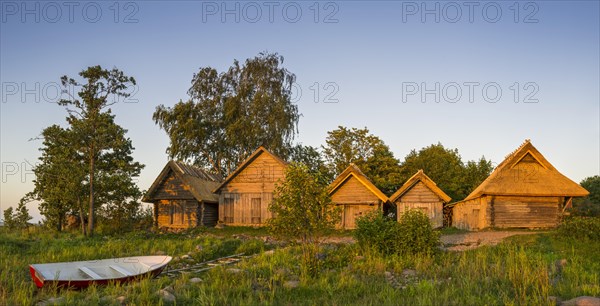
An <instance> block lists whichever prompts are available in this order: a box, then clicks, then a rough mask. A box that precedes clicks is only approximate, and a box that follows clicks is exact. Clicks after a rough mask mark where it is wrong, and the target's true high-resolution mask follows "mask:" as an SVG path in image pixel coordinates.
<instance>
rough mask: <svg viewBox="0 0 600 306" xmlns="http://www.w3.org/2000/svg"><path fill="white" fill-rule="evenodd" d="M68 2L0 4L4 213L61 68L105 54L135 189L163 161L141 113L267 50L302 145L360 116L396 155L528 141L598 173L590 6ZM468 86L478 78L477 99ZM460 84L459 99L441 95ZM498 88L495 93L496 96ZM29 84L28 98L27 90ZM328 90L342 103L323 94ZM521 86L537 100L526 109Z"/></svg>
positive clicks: (22, 185)
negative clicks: (288, 86) (121, 78)
mask: <svg viewBox="0 0 600 306" xmlns="http://www.w3.org/2000/svg"><path fill="white" fill-rule="evenodd" d="M49 3H52V4H49ZM69 3H70V2H68V1H56V2H40V1H28V2H25V4H23V3H22V2H14V1H2V2H1V4H2V6H1V8H0V9H1V11H0V18H2V19H1V20H0V27H1V28H0V46H1V50H0V52H1V53H0V77H1V84H2V92H1V98H2V102H1V104H0V110H1V115H0V119H1V124H0V127H1V131H0V135H1V148H0V154H1V155H0V159H1V161H2V185H1V199H0V208H1V209H2V210H4V209H6V208H7V207H8V206H11V205H16V203H17V202H18V200H19V198H20V197H22V196H23V195H24V194H25V193H26V192H27V191H30V190H31V189H32V184H31V180H32V179H33V175H31V174H30V173H29V172H28V167H25V168H24V167H23V163H25V162H32V163H33V162H35V161H36V160H37V157H38V156H39V151H38V148H39V146H40V145H41V142H40V141H29V139H30V138H34V137H36V136H37V135H39V133H40V131H41V130H42V129H43V128H44V127H46V126H48V125H51V124H55V123H58V124H64V122H65V121H64V117H65V111H64V110H63V109H62V108H61V107H58V106H56V105H55V104H52V103H49V102H51V101H52V100H53V97H54V95H55V92H54V91H53V90H54V87H53V86H54V85H53V83H52V82H56V83H57V82H58V81H59V77H60V76H62V75H64V74H67V75H70V76H75V75H76V74H77V73H78V72H79V71H81V70H82V69H85V68H86V67H88V66H91V65H97V64H100V65H102V66H104V67H107V68H112V67H113V66H114V67H117V68H119V69H121V70H123V71H124V72H125V73H126V74H128V75H131V76H134V77H135V78H136V80H137V82H138V87H137V88H136V91H135V94H134V96H133V97H132V99H136V100H137V101H138V102H137V103H118V104H116V105H115V106H114V107H113V112H114V113H115V114H116V120H117V122H118V123H119V124H121V125H122V126H123V127H125V128H126V129H128V130H129V133H128V136H129V137H130V138H131V139H132V141H133V144H134V146H135V148H136V150H135V153H134V157H135V158H136V159H137V160H138V161H140V162H142V163H144V164H146V168H145V169H144V170H143V172H142V175H141V177H140V178H139V187H140V188H141V189H147V188H148V187H149V186H150V184H151V183H152V181H153V180H154V178H155V177H156V175H158V173H159V171H160V169H161V168H162V167H163V166H164V163H165V162H166V161H167V156H166V154H165V148H166V147H167V145H168V138H167V136H166V134H165V133H164V132H163V131H161V130H160V129H159V128H158V127H157V126H156V125H155V124H154V122H153V121H152V119H151V117H152V113H153V111H154V109H155V107H156V106H157V105H158V104H165V105H173V104H174V103H175V102H177V101H179V99H186V98H187V94H186V92H187V89H188V87H189V84H190V80H191V78H192V74H193V73H194V72H196V71H197V70H198V69H199V68H200V67H204V66H212V67H215V68H217V69H219V70H223V69H226V68H227V67H228V66H229V65H230V64H231V63H232V61H233V59H238V60H240V61H243V60H245V59H246V58H249V57H253V56H255V55H256V54H258V53H259V52H261V51H271V52H279V53H280V54H281V55H283V56H284V57H285V63H284V66H285V67H286V68H287V69H289V70H290V71H292V72H293V73H295V74H296V75H297V78H298V86H297V88H300V89H301V95H299V97H298V99H297V103H298V106H299V110H300V112H301V113H302V114H303V116H302V118H301V119H300V127H299V132H300V134H299V137H298V138H297V140H298V141H300V142H302V143H304V144H308V145H313V146H319V145H321V144H323V143H324V139H325V137H326V133H327V131H330V130H332V129H334V128H336V127H337V126H338V125H344V126H349V127H365V126H366V127H368V128H369V129H370V130H371V132H372V133H374V134H375V135H377V136H379V137H381V138H382V139H383V140H384V141H385V142H386V143H387V144H388V145H389V146H390V147H391V149H392V150H393V152H394V153H395V155H396V157H397V158H399V159H400V160H402V159H403V158H404V156H406V154H408V152H409V151H410V150H411V149H419V148H421V147H424V146H427V145H430V144H432V143H437V142H438V141H439V142H441V143H442V144H444V145H445V146H447V147H450V148H458V149H459V151H460V153H461V155H462V156H463V158H464V159H465V160H470V159H477V158H479V157H481V156H482V155H483V156H485V157H486V158H488V159H491V160H492V161H493V162H495V163H499V162H501V161H502V159H503V158H504V156H505V155H507V154H508V153H510V152H511V151H512V150H514V149H515V148H517V147H518V146H519V145H520V144H521V143H522V142H523V140H524V139H525V138H530V139H531V140H532V142H533V144H534V145H535V146H536V147H537V148H538V149H539V150H540V151H541V152H542V153H543V154H544V155H545V156H546V158H547V159H548V160H549V161H550V162H551V163H552V164H553V165H554V166H555V167H556V168H558V169H559V171H561V172H562V173H563V174H565V175H567V176H568V177H569V178H571V179H573V180H574V181H576V182H579V181H580V180H581V179H583V178H585V177H588V176H592V175H597V174H599V173H600V161H599V159H600V157H599V156H600V152H599V149H600V127H599V124H600V106H599V104H600V102H599V101H600V96H599V95H600V92H599V86H600V85H599V83H600V80H599V77H600V61H599V54H600V48H599V43H600V30H599V29H600V24H599V14H600V8H599V2H598V1H533V2H518V6H514V2H513V1H508V2H502V1H499V2H482V3H480V5H477V6H474V7H472V9H473V15H472V20H469V18H470V14H469V5H470V4H469V3H470V2H420V1H404V2H400V1H398V2H393V1H381V2H367V1H352V2H318V3H317V4H316V5H315V4H314V3H315V2H313V1H310V2H274V1H271V2H235V1H228V2H221V1H204V2H200V1H179V2H177V1H175V2H173V1H172V2H164V1H150V2H119V3H118V4H119V5H118V12H119V14H118V16H116V17H118V18H117V22H115V19H114V18H115V13H116V12H117V6H114V2H112V1H110V2H79V3H78V5H74V6H72V7H71V9H72V11H70V8H69V5H71V4H69ZM436 3H437V5H439V13H437V16H436V13H430V14H426V15H425V16H424V17H425V19H422V18H423V16H421V14H420V13H421V12H422V11H423V10H422V9H426V10H434V11H435V9H436ZM527 3H530V4H527ZM23 5H25V6H23ZM236 5H237V7H236ZM269 7H271V8H272V9H273V15H272V20H269V18H270V14H269ZM237 8H239V9H237ZM257 8H259V9H260V12H261V15H260V16H258V15H257V14H256V12H257ZM284 8H285V10H284ZM317 8H318V12H319V14H318V16H316V11H317ZM415 8H416V10H417V11H414V9H415ZM484 8H485V9H484ZM223 9H229V10H232V11H231V13H228V14H225V15H223V14H222V13H223ZM298 9H299V10H300V11H301V15H297V14H296V11H297V10H298ZM411 9H412V10H413V11H414V12H415V14H409V13H410V10H411ZM457 9H459V10H460V13H461V15H460V16H458V15H457V14H456V13H457ZM498 9H500V11H501V14H500V15H498V14H496V12H497V10H498ZM97 11H98V12H101V15H97V14H96V12H97ZM517 11H518V12H519V14H518V17H517V21H518V22H515V17H516V16H515V13H516V12H517ZM23 12H26V14H25V15H23V14H22V13H23ZM211 12H214V14H210V13H211ZM57 13H60V16H59V15H58V14H57ZM236 17H238V18H239V22H236ZM436 17H439V19H440V20H439V22H436V20H435V18H436ZM36 18H39V22H37V20H36ZM222 18H224V20H222ZM315 18H317V21H318V22H315ZM70 19H71V20H70ZM95 19H98V20H97V22H95V23H93V22H92V21H95ZM295 19H297V21H296V20H295ZM403 19H404V20H403ZM254 20H256V21H257V22H255V23H252V22H251V21H254ZM52 21H56V22H55V23H52ZM125 21H131V22H132V23H128V22H125ZM293 21H296V22H293ZM451 21H456V22H455V23H453V22H451ZM493 21H496V22H493ZM524 21H527V22H524ZM536 21H537V22H536ZM436 82H437V83H439V84H440V85H439V86H440V96H439V98H440V102H439V103H436V102H435V97H434V95H433V94H428V95H426V96H425V98H426V101H425V103H422V102H421V96H420V92H419V93H417V94H415V95H408V94H407V92H406V90H407V89H409V88H408V87H407V86H409V85H407V84H417V89H418V90H421V89H423V88H422V86H421V84H424V85H425V87H427V88H428V89H433V88H435V84H436ZM466 82H475V83H477V84H479V85H478V86H477V87H475V94H474V96H473V99H474V102H473V103H470V102H469V101H468V87H467V86H466V85H464V83H466ZM36 83H39V84H40V85H39V90H36V89H35V86H36ZM314 83H319V85H320V91H319V93H320V96H319V101H318V103H315V102H314V93H315V92H314V89H315V87H312V88H313V89H311V86H313V84H314ZM327 83H332V84H333V86H330V87H328V88H325V85H326V84H327ZM514 83H519V85H520V90H519V93H520V96H519V99H518V101H519V103H515V101H514V99H515V98H514V93H515V90H514V89H515V87H511V86H512V85H513V84H514ZM526 83H531V84H530V86H529V87H527V88H524V87H523V86H524V85H525V84H526ZM15 84H16V85H15ZM23 84H24V85H23ZM456 84H458V85H459V86H460V88H461V91H462V94H463V95H462V98H460V99H458V101H457V102H455V103H451V102H452V101H451V100H452V98H453V97H454V96H455V93H456V92H455V90H456V87H455V85H456ZM486 84H488V86H489V88H488V91H487V93H488V95H487V96H483V94H482V88H483V87H484V85H486ZM490 85H493V86H490ZM15 86H16V87H15ZM494 86H496V87H499V88H500V89H501V90H502V96H501V97H500V98H499V100H498V101H497V102H496V103H490V102H487V101H486V99H488V100H491V99H493V98H494V96H495V90H496V89H495V87H494ZM444 88H445V89H446V91H444ZM24 89H31V90H32V92H33V93H30V94H27V95H25V96H24V98H22V97H21V93H22V92H23V90H24ZM334 89H337V92H335V93H334V92H333V90H334ZM413 89H414V88H413ZM403 90H404V94H403ZM44 91H46V92H47V94H44ZM534 92H535V93H534ZM328 94H333V98H334V99H338V101H339V102H338V103H323V101H324V99H325V96H327V95H328ZM527 94H533V96H532V98H533V99H537V100H538V102H537V103H523V101H524V99H525V96H526V95H527ZM403 96H404V97H405V99H404V100H406V102H403ZM36 98H39V99H40V102H36ZM22 100H23V101H22ZM35 206H36V205H35V204H31V205H29V207H30V210H32V212H33V213H34V215H36V216H39V215H38V213H37V212H36V211H34V210H35Z"/></svg>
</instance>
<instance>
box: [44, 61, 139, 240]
mask: <svg viewBox="0 0 600 306" xmlns="http://www.w3.org/2000/svg"><path fill="white" fill-rule="evenodd" d="M79 76H81V77H82V78H83V79H85V82H83V83H80V82H79V81H76V80H75V79H73V78H69V77H67V76H66V75H65V76H63V77H61V83H62V86H63V87H64V88H65V92H66V93H69V92H71V90H70V89H71V87H72V89H73V90H74V89H75V88H77V87H80V88H81V89H80V91H79V92H78V96H79V98H76V97H73V96H69V99H61V100H60V101H59V102H58V104H59V105H61V106H64V107H65V108H66V110H67V112H68V116H67V123H68V125H69V126H68V128H67V129H62V128H60V127H58V126H51V127H49V128H47V129H45V130H44V132H43V137H44V148H42V152H43V154H42V157H41V158H40V162H41V165H40V166H38V167H36V169H35V170H34V172H36V171H37V172H36V175H37V174H40V177H41V178H42V180H41V181H40V182H38V183H37V184H36V189H34V191H33V196H35V197H37V198H38V199H40V200H41V201H42V202H43V203H46V208H43V209H45V210H46V211H47V212H48V214H49V215H55V217H56V218H61V216H62V213H63V212H64V211H65V210H68V209H72V208H73V207H76V206H74V205H73V203H74V202H76V203H78V205H77V206H79V208H80V217H82V219H83V212H82V209H81V204H80V203H81V202H83V199H82V195H83V193H82V192H81V190H82V186H85V189H86V190H87V195H86V196H87V197H88V201H87V202H88V209H89V211H88V215H87V218H88V234H90V235H92V234H93V231H94V223H95V221H94V215H95V212H96V210H97V209H98V207H99V206H103V209H105V210H109V211H111V210H112V212H121V211H122V210H123V209H125V210H128V209H129V210H130V209H131V207H133V206H135V207H137V205H139V204H138V203H137V202H136V200H137V198H139V197H140V194H141V193H140V191H139V189H138V187H137V186H136V185H135V184H134V182H133V180H132V177H135V176H138V175H139V173H140V171H141V169H142V168H143V167H144V166H143V165H142V164H140V163H138V162H135V161H134V160H133V158H132V157H131V154H132V151H133V146H132V144H131V140H130V139H129V138H126V137H125V134H126V132H127V130H125V129H123V128H122V127H121V126H119V125H118V124H116V123H115V122H114V117H115V116H114V115H113V114H112V113H111V109H110V108H108V107H109V106H111V105H112V104H114V103H116V102H118V100H117V99H118V98H121V97H128V96H130V94H129V93H128V88H129V87H130V86H134V85H135V84H136V82H135V79H134V78H132V77H128V76H126V75H124V73H123V72H122V71H120V70H118V69H117V68H113V69H111V70H106V69H102V67H100V66H93V67H88V68H87V69H86V70H83V71H81V72H80V73H79ZM110 98H113V100H110ZM107 108H108V109H107ZM71 174H73V177H71V178H67V179H64V180H62V178H63V177H64V176H71ZM59 185H65V186H67V192H66V193H65V195H64V196H61V195H60V193H57V191H58V190H60V188H61V187H59ZM96 202H98V203H99V204H100V205H96ZM55 205H57V206H58V207H60V209H59V212H58V213H57V214H52V213H51V212H53V211H54V209H53V208H51V207H52V206H55ZM115 207H117V208H118V209H116V210H115V209H114V208H115ZM111 217H112V215H111ZM120 220H121V221H123V219H122V218H120ZM57 222H58V224H59V226H58V228H59V229H60V222H61V221H60V220H57Z"/></svg>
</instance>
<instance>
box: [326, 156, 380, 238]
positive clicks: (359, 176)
mask: <svg viewBox="0 0 600 306" xmlns="http://www.w3.org/2000/svg"><path fill="white" fill-rule="evenodd" d="M329 195H330V196H331V201H332V202H333V203H334V204H336V205H341V206H342V207H343V208H342V220H341V223H340V225H339V227H340V228H344V229H354V228H356V218H358V217H360V216H362V215H363V214H364V213H365V212H368V211H371V210H379V211H381V212H382V213H383V205H384V204H385V203H386V202H387V201H388V197H387V196H386V195H385V194H383V192H381V191H380V190H379V189H378V188H377V187H376V186H375V185H373V183H372V182H371V181H370V180H369V179H368V178H367V177H366V176H365V175H364V173H362V171H360V169H359V168H358V167H357V166H356V165H354V164H350V166H348V168H346V169H345V170H344V171H343V172H342V173H341V174H340V175H338V176H337V178H336V179H335V180H333V182H332V183H331V184H330V185H329Z"/></svg>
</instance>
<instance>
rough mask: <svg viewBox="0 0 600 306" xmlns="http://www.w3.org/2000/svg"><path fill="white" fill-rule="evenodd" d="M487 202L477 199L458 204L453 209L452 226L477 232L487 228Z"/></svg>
mask: <svg viewBox="0 0 600 306" xmlns="http://www.w3.org/2000/svg"><path fill="white" fill-rule="evenodd" d="M484 203H486V201H485V200H484V199H482V198H476V199H472V200H468V201H461V202H459V203H457V204H456V205H455V206H454V208H453V209H452V210H453V211H452V225H453V226H455V227H456V228H460V229H466V230H477V229H482V228H484V227H486V222H485V216H486V207H485V204H484Z"/></svg>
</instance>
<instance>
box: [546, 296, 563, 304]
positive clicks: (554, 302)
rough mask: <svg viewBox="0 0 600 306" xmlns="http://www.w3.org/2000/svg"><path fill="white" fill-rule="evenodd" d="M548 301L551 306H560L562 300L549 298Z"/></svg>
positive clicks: (554, 297) (553, 297)
mask: <svg viewBox="0 0 600 306" xmlns="http://www.w3.org/2000/svg"><path fill="white" fill-rule="evenodd" d="M548 301H549V302H550V305H560V298H558V297H556V296H549V297H548Z"/></svg>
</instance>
